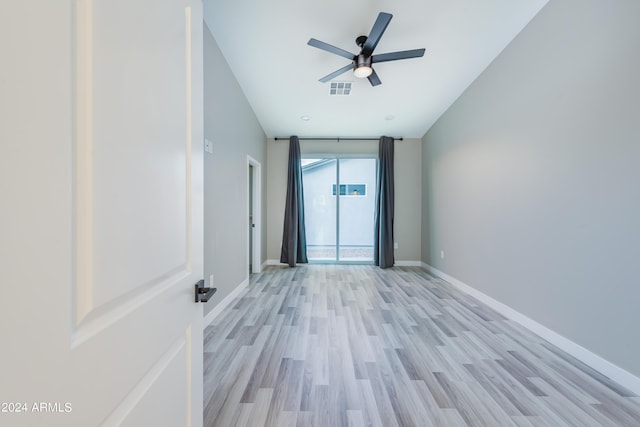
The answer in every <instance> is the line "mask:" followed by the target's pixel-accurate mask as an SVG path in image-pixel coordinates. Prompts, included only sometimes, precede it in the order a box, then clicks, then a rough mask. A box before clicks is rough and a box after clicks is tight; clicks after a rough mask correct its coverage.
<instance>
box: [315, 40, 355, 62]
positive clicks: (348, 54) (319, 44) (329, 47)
mask: <svg viewBox="0 0 640 427" xmlns="http://www.w3.org/2000/svg"><path fill="white" fill-rule="evenodd" d="M307 44H308V45H309V46H313V47H317V48H318V49H322V50H326V51H327V52H330V53H334V54H336V55H340V56H342V57H344V58H347V59H349V60H351V61H353V58H354V57H355V55H354V54H353V53H351V52H347V51H346V50H344V49H340V48H339V47H335V46H333V45H330V44H329V43H325V42H321V41H320V40H316V39H313V38H311V39H309V41H308V42H307Z"/></svg>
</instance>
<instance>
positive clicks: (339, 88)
mask: <svg viewBox="0 0 640 427" xmlns="http://www.w3.org/2000/svg"><path fill="white" fill-rule="evenodd" d="M329 95H330V96H349V95H351V82H331V88H330V89H329Z"/></svg>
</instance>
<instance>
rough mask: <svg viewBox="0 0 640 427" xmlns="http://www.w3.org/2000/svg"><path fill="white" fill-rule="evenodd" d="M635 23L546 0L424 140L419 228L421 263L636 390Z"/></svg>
mask: <svg viewBox="0 0 640 427" xmlns="http://www.w3.org/2000/svg"><path fill="white" fill-rule="evenodd" d="M638 16H640V2H637V1H635V0H616V1H614V2H603V1H601V0H551V1H550V2H549V3H548V4H547V6H546V7H545V8H544V9H542V11H541V12H540V13H539V14H538V15H537V16H536V17H535V18H534V19H533V20H532V21H531V22H530V23H529V25H528V26H527V27H526V28H525V29H524V30H523V31H522V32H521V33H520V35H519V36H518V37H517V38H516V39H515V40H514V41H513V42H512V43H511V44H510V45H509V46H508V47H507V48H506V49H505V50H504V51H503V52H502V54H501V55H499V56H498V58H497V59H496V60H495V61H494V62H493V63H492V64H491V65H490V66H489V67H488V68H487V70H486V71H485V72H484V73H483V74H482V75H481V76H480V77H479V78H478V79H477V80H476V81H475V82H474V83H473V84H472V85H471V86H470V87H469V88H468V89H467V91H466V92H465V93H464V94H463V95H462V96H461V97H460V98H459V99H458V100H457V101H456V102H455V104H454V105H453V106H452V107H451V108H450V109H449V110H448V111H447V112H446V113H445V114H444V115H443V116H442V117H441V118H440V119H439V120H438V121H437V122H436V124H435V125H434V126H433V127H432V128H431V129H430V130H429V131H428V132H427V134H426V135H425V137H424V138H423V190H424V197H423V211H424V216H423V228H422V232H423V234H422V236H423V237H422V256H423V261H424V262H425V263H427V264H430V265H431V266H433V267H435V268H437V269H438V270H440V271H442V272H444V273H446V274H448V275H450V276H452V277H454V278H456V279H458V280H460V281H461V282H463V283H465V284H467V285H469V286H472V287H474V288H476V289H478V290H480V291H481V292H483V293H484V294H486V295H489V296H490V297H492V298H494V299H495V300H498V301H499V302H502V303H504V304H506V305H508V306H509V307H512V308H514V309H515V310H517V311H518V312H520V313H522V314H524V315H525V316H528V317H529V318H531V319H533V320H534V321H536V322H538V323H540V324H542V325H543V326H545V327H547V328H549V329H551V330H552V331H555V332H557V333H558V334H560V335H562V336H564V337H566V338H568V339H569V340H571V341H573V342H574V343H577V344H579V345H580V346H582V347H584V348H586V349H587V350H589V351H590V352H592V353H593V354H595V355H598V356H600V357H602V358H604V359H606V360H608V361H609V362H611V363H613V364H615V365H617V366H618V367H620V368H622V369H624V370H626V371H628V372H630V373H632V374H634V375H635V376H640V339H639V338H640V336H639V335H638V332H637V327H636V326H635V325H638V324H639V323H640V311H639V310H638V301H640V286H639V283H640V281H639V279H638V271H637V264H638V254H639V253H640V251H639V246H638V242H640V225H639V222H638V219H639V218H640V185H638V183H640V168H639V167H638V165H639V164H640V128H639V127H638V119H639V118H640V101H639V100H640V84H639V80H638V76H640V26H639V25H638V23H637V18H638ZM441 254H443V255H444V257H442V256H441Z"/></svg>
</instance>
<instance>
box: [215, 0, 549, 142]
mask: <svg viewBox="0 0 640 427" xmlns="http://www.w3.org/2000/svg"><path fill="white" fill-rule="evenodd" d="M547 1H548V0H483V1H478V0H348V1H345V0H341V1H340V0H324V1H308V0H272V1H265V0H233V1H232V0H204V8H205V22H206V24H207V26H208V27H209V29H210V30H211V32H212V34H213V36H214V38H215V39H216V42H217V43H218V46H219V47H220V50H221V51H222V53H223V55H224V56H225V58H226V60H227V62H228V63H229V66H230V67H231V70H232V71H233V73H234V74H235V76H236V79H237V80H238V82H239V84H240V86H241V87H242V90H243V91H244V93H245V95H246V97H247V99H248V101H249V103H250V104H251V107H252V108H253V110H254V112H255V114H256V116H257V118H258V120H259V122H260V124H261V125H262V127H263V129H264V131H265V133H266V134H267V136H268V137H276V136H284V137H286V136H289V135H299V136H304V137H331V136H340V137H369V136H371V137H373V136H380V135H389V136H395V137H405V138H421V137H422V136H423V135H424V134H425V133H426V131H427V130H428V129H429V128H430V127H431V125H432V124H433V123H434V122H435V121H436V120H437V119H438V117H440V115H441V114H442V113H444V112H445V111H446V109H447V108H448V107H449V106H450V105H451V104H452V103H453V102H454V101H455V100H456V99H457V98H458V96H460V94H462V92H463V91H464V90H465V89H466V88H467V86H469V84H470V83H471V82H472V81H473V80H474V79H475V78H476V77H477V76H478V75H479V74H480V73H481V72H482V71H483V70H484V69H485V68H486V67H487V66H488V65H489V63H490V62H491V61H492V60H493V59H494V58H495V57H496V56H497V55H498V54H499V53H500V52H501V51H502V50H503V49H504V48H505V46H506V45H507V44H509V42H510V41H511V40H512V39H513V38H514V37H515V36H516V35H517V34H518V33H519V32H520V31H521V30H522V28H524V26H525V25H526V24H527V23H528V22H529V21H530V20H531V19H532V18H533V17H534V16H535V14H536V13H538V11H539V10H540V9H541V8H542V7H543V6H544V5H545V4H546V3H547ZM379 12H388V13H391V14H393V19H392V20H391V23H390V24H389V26H388V27H387V30H386V32H385V33H384V35H383V37H382V39H381V41H380V43H379V44H378V46H377V47H376V49H375V52H374V54H380V53H386V52H393V51H398V50H409V49H418V48H426V53H425V55H424V57H422V58H415V59H407V60H401V61H393V62H385V63H379V64H374V66H373V67H374V69H375V70H376V72H377V74H378V76H379V77H380V80H382V85H379V86H376V87H372V86H371V85H370V84H369V82H368V80H367V79H358V78H356V77H354V76H353V73H352V72H347V73H345V74H343V75H341V76H339V77H337V78H336V79H334V81H350V82H353V90H352V92H351V95H350V96H342V97H340V96H329V83H320V82H319V81H318V79H319V78H321V77H323V76H325V75H327V74H329V73H330V72H332V71H335V70H337V69H338V68H341V67H343V66H344V65H347V64H348V63H349V61H348V60H347V59H345V58H342V57H340V56H337V55H334V54H331V53H328V52H325V51H323V50H320V49H316V48H314V47H311V46H307V41H308V40H309V38H311V37H313V38H316V39H318V40H321V41H323V42H326V43H329V44H332V45H334V46H337V47H340V48H342V49H345V50H347V51H350V52H353V53H358V52H359V48H358V47H357V46H356V44H355V38H356V37H357V36H359V35H368V34H369V31H370V30H371V27H372V25H373V23H374V22H375V20H376V18H377V16H378V13H379ZM302 116H308V117H310V120H308V121H303V120H302V119H301V117H302ZM390 116H392V117H393V119H392V120H388V118H389V117H390Z"/></svg>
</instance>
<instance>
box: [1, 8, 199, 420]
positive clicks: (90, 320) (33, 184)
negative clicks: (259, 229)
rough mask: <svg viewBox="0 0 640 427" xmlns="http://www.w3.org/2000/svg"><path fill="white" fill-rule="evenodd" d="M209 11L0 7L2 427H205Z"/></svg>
mask: <svg viewBox="0 0 640 427" xmlns="http://www.w3.org/2000/svg"><path fill="white" fill-rule="evenodd" d="M201 9H202V3H201V1H200V0H193V1H192V0H135V1H130V0H77V1H72V0H34V1H31V0H30V1H2V2H1V5H0V58H1V59H0V61H1V62H0V123H1V124H0V203H1V209H0V263H1V264H0V403H1V404H2V407H1V408H0V426H47V427H49V426H82V427H90V426H101V425H105V426H116V425H122V426H136V427H146V426H154V427H155V426H167V427H176V426H200V425H202V307H201V304H196V303H195V302H194V287H193V285H194V284H195V283H196V282H197V281H198V280H200V279H201V278H202V272H203V268H202V261H203V260H202V197H203V196H202V184H203V178H202V144H201V142H202V140H203V122H202V120H203V118H202V10H201Z"/></svg>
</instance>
